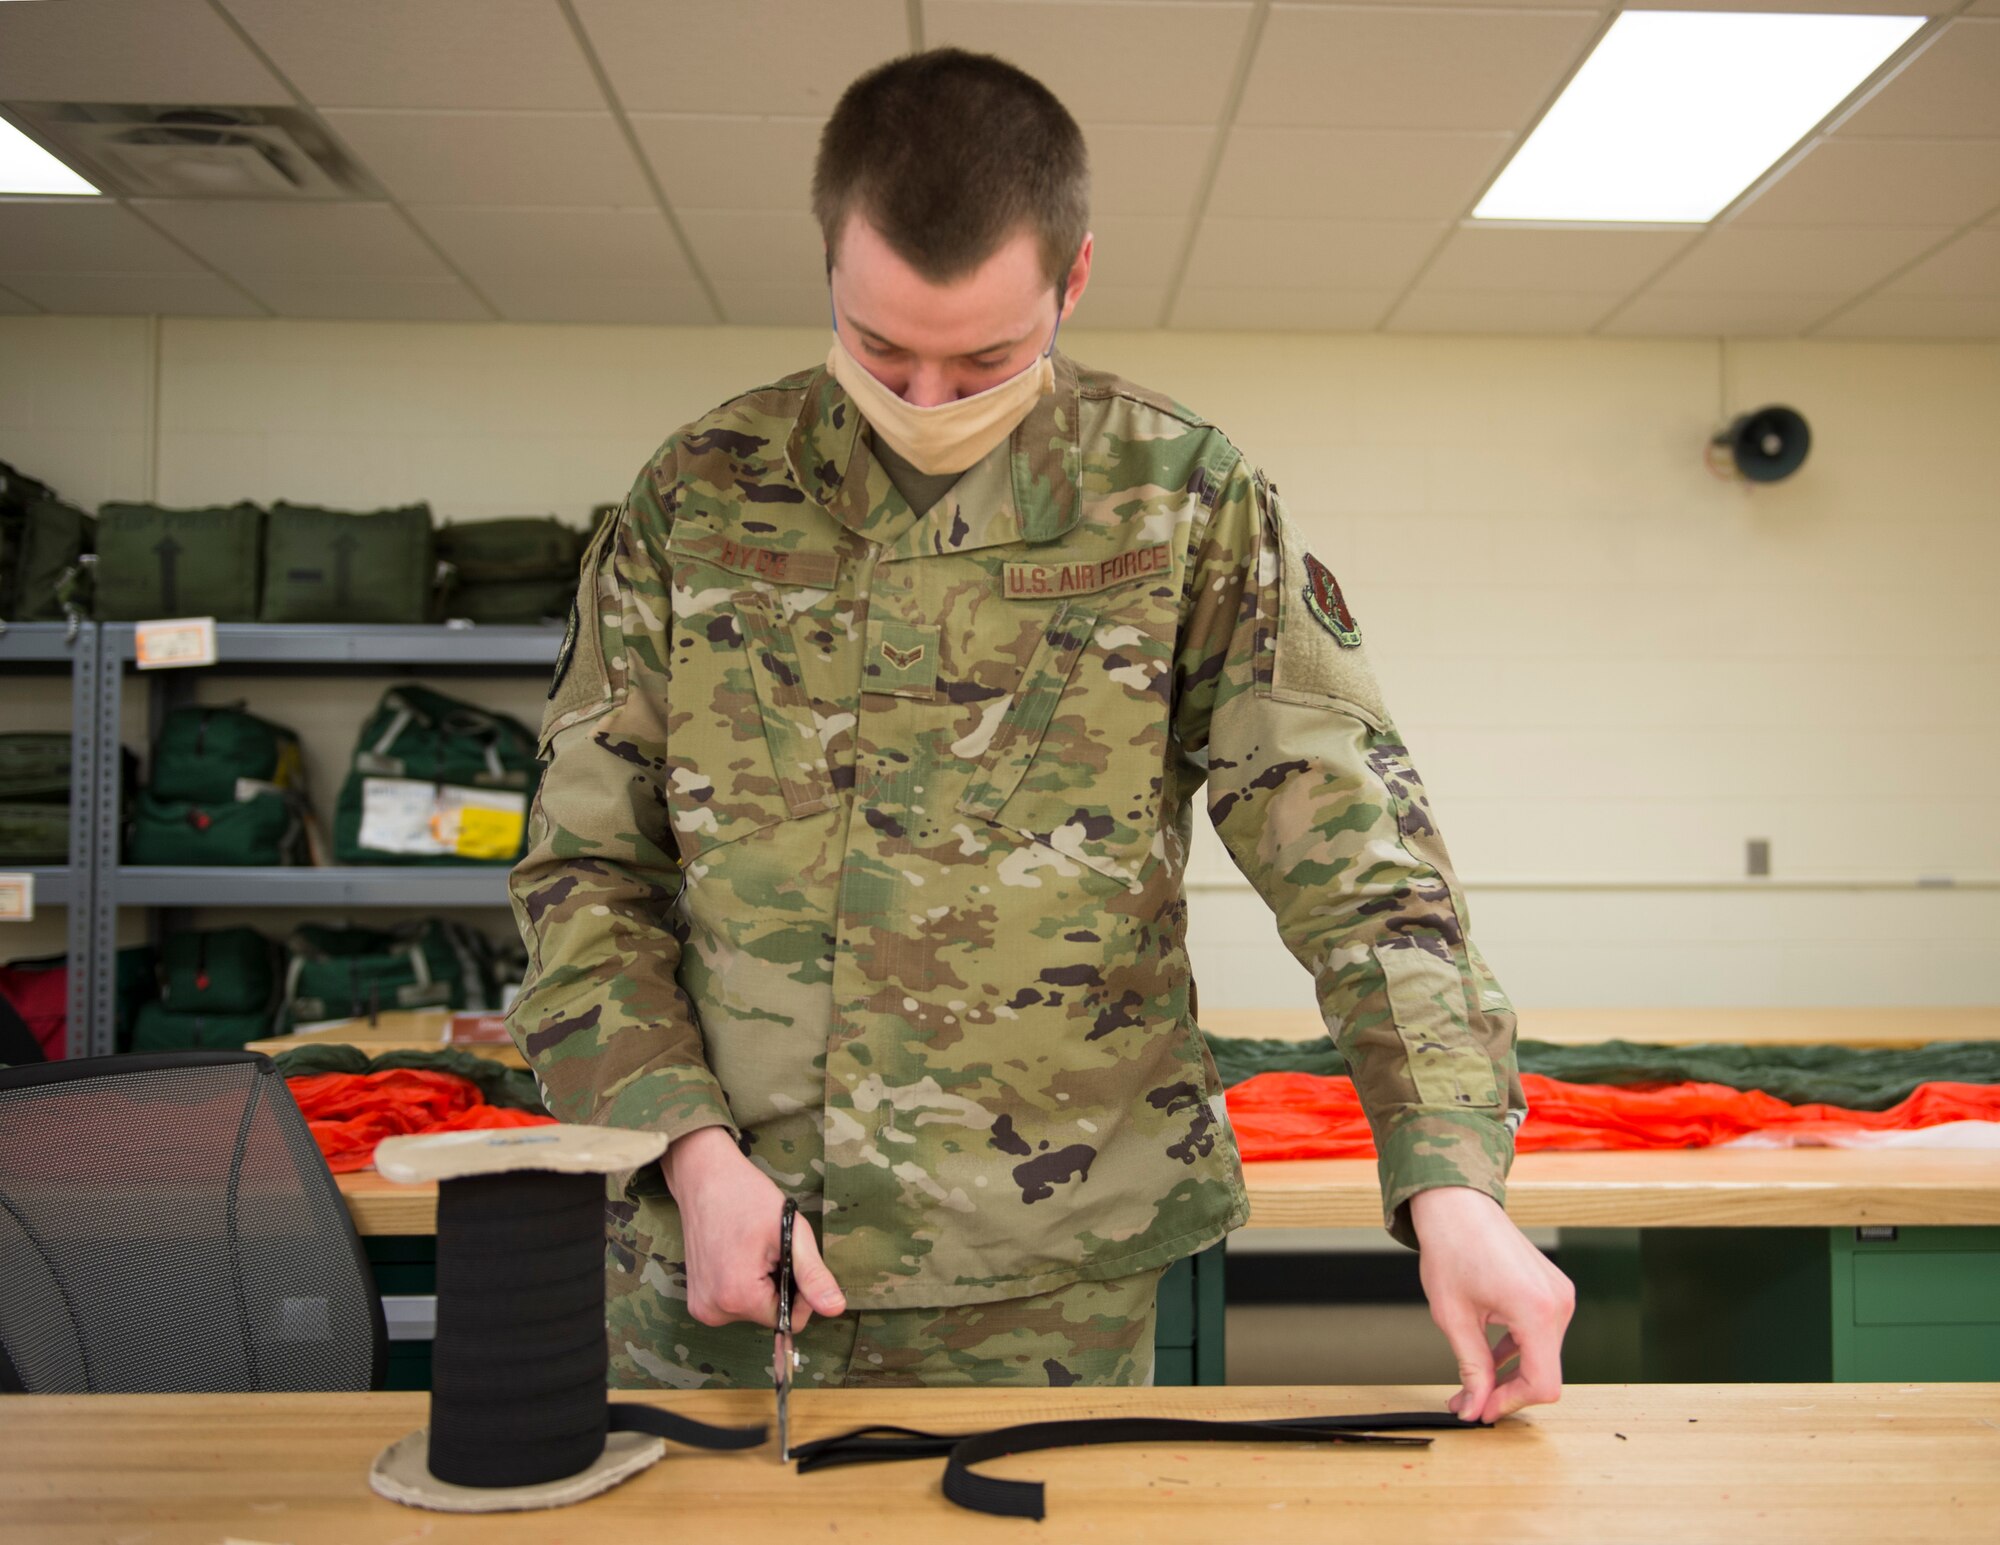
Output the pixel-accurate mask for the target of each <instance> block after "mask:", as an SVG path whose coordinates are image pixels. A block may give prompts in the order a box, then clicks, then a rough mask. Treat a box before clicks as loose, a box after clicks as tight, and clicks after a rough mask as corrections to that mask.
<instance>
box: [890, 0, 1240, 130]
mask: <svg viewBox="0 0 2000 1545" xmlns="http://www.w3.org/2000/svg"><path fill="white" fill-rule="evenodd" d="M1250 13H1251V7H1250V6H1249V5H1247V4H1205V3H1196V0H1185V3H1174V4H1133V3H1114V4H1100V3H1097V0H924V44H925V46H926V47H930V48H937V47H940V46H942V45H945V44H951V45H955V46H957V47H960V48H969V49H973V50H975V51H976V52H979V53H987V54H998V55H1000V57H1001V58H1003V59H1006V60H1008V61H1009V62H1010V63H1013V64H1017V65H1019V66H1020V67H1021V68H1022V69H1024V70H1026V71H1028V73H1029V74H1031V75H1033V76H1034V77H1035V78H1036V79H1037V80H1039V81H1041V82H1042V84H1043V85H1045V86H1047V87H1048V88H1049V90H1051V91H1053V92H1054V93H1055V94H1056V96H1057V97H1058V98H1060V99H1061V101H1062V103H1063V105H1064V106H1065V107H1067V108H1068V109H1069V110H1070V112H1071V113H1072V114H1073V115H1074V116H1075V117H1077V118H1078V119H1083V118H1089V119H1091V120H1093V121H1095V122H1098V123H1201V124H1208V123H1213V122H1215V120H1216V119H1217V118H1219V117H1220V116H1221V114H1222V109H1223V105H1224V100H1225V98H1226V96H1227V94H1228V90H1229V83H1230V79H1231V77H1232V76H1233V74H1234V73H1235V64H1236V55H1237V52H1238V50H1239V49H1240V48H1241V46H1242V42H1243V33H1244V28H1245V27H1246V26H1247V25H1248V23H1249V20H1250ZM1113 60H1115V61H1116V68H1107V67H1106V66H1107V62H1108V61H1113Z"/></svg>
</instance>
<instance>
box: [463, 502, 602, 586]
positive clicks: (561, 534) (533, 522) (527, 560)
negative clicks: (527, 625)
mask: <svg viewBox="0 0 2000 1545" xmlns="http://www.w3.org/2000/svg"><path fill="white" fill-rule="evenodd" d="M587 534H588V533H586V532H582V531H579V530H577V528H576V527H574V526H566V525H564V524H563V523H562V522H561V521H559V520H557V519H556V518H555V517H554V516H553V515H520V516H510V517H508V518H506V519H503V520H462V521H453V522H451V523H450V524H448V525H443V526H439V527H438V528H437V555H438V561H439V562H440V563H448V564H450V565H451V566H452V569H453V570H454V572H455V574H456V578H457V582H458V585H459V586H460V588H461V589H462V588H464V587H465V586H468V585H503V584H517V583H519V582H521V581H523V580H531V579H560V580H567V581H568V582H569V586H570V588H571V589H572V590H574V589H575V587H576V570H577V565H578V564H579V563H581V562H582V561H583V543H584V538H585V536H586V535H587Z"/></svg>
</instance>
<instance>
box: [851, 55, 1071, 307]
mask: <svg viewBox="0 0 2000 1545" xmlns="http://www.w3.org/2000/svg"><path fill="white" fill-rule="evenodd" d="M812 208H813V215H814V216H815V217H816V218H817V219H818V221H819V226H820V231H821V232H822V234H824V236H825V237H826V249H827V254H828V261H829V263H831V261H832V254H833V253H834V252H835V251H836V250H837V249H838V245H839V237H840V232H841V228H842V227H843V226H844V225H845V224H846V221H847V217H848V216H849V215H850V214H852V213H854V212H855V211H856V210H861V211H863V212H865V213H866V215H867V217H868V222H869V224H871V225H873V226H874V227H875V228H876V229H877V230H879V231H880V232H881V233H882V236H883V238H884V239H885V240H886V241H887V242H888V243H889V245H890V246H891V247H893V248H894V249H895V250H896V252H897V253H898V254H899V255H900V256H901V257H902V259H903V260H904V261H905V262H906V263H908V264H909V265H910V266H911V267H912V268H914V269H916V271H917V272H918V273H920V274H922V275H923V276H924V277H925V278H926V279H929V280H930V281H931V282H932V283H935V284H944V283H948V282H949V281H951V280H953V279H956V278H959V277H960V276H962V275H964V274H967V273H970V272H971V271H972V270H973V269H975V268H977V267H978V266H979V265H980V264H981V263H983V262H985V261H986V259H987V258H989V257H991V256H992V255H993V253H994V252H996V251H997V250H998V249H999V247H1000V244H1001V243H1002V242H1004V241H1005V240H1006V239H1007V238H1008V237H1009V236H1011V235H1012V234H1013V233H1014V232H1015V231H1016V230H1018V229H1019V228H1020V227H1021V226H1022V225H1024V224H1026V225H1030V226H1032V228H1033V229H1034V232H1035V234H1036V237H1037V238H1038V241H1039V244H1040V247H1041V257H1042V269H1043V272H1044V273H1045V274H1046V275H1047V276H1048V280H1049V282H1050V283H1051V284H1059V283H1061V281H1062V278H1063V276H1064V275H1065V274H1066V273H1068V272H1069V266H1070V264H1071V263H1072V262H1073V261H1074V260H1075V258H1076V253H1077V249H1078V248H1079V247H1081V246H1082V245H1083V237H1084V233H1085V231H1086V230H1087V229H1088V228H1089V224H1090V165H1089V158H1088V156H1087V154H1086V152H1085V149H1084V143H1083V131H1082V130H1081V129H1079V128H1078V127H1077V126H1076V120H1075V119H1074V118H1072V117H1071V116H1070V115H1069V111H1068V109H1066V108H1065V107H1064V106H1063V105H1062V103H1061V102H1059V101H1057V100H1056V96H1055V93H1054V92H1052V91H1050V90H1049V88H1048V87H1046V86H1044V85H1043V84H1042V83H1041V82H1040V81H1038V80H1036V79H1035V78H1034V76H1032V75H1030V74H1028V73H1027V72H1026V71H1025V70H1021V69H1017V68H1016V67H1015V66H1013V65H1011V64H1009V63H1007V62H1006V60H1004V59H997V58H995V57H994V56H993V55H991V54H973V53H967V52H966V51H965V50H964V49H960V48H933V49H929V50H927V51H926V52H924V53H921V54H905V55H904V56H903V57H902V58H900V59H892V60H890V61H889V62H888V63H887V64H883V65H878V66H876V68H874V69H872V70H870V71H869V72H868V73H867V74H866V75H863V76H861V77H860V78H859V79H857V80H855V81H854V82H853V84H851V85H850V86H849V87H848V88H847V90H846V91H844V92H842V93H841V96H840V101H839V103H838V105H836V106H835V108H834V110H833V116H832V117H831V118H829V119H828V120H827V124H826V127H825V129H823V130H822V131H821V133H820V137H819V156H818V158H817V160H816V161H815V162H814V165H813V182H812Z"/></svg>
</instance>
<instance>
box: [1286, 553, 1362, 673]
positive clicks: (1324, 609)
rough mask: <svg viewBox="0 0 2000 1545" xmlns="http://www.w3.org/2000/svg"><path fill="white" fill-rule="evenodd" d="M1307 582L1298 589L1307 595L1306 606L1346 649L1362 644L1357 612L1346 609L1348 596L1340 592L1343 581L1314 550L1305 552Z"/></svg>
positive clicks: (1358, 646)
mask: <svg viewBox="0 0 2000 1545" xmlns="http://www.w3.org/2000/svg"><path fill="white" fill-rule="evenodd" d="M1305 569H1306V584H1305V589H1303V590H1301V591H1300V592H1299V594H1300V595H1302V596H1304V597H1305V603H1306V607H1307V609H1308V610H1309V611H1311V613H1312V614H1313V615H1314V616H1315V617H1317V618H1318V619H1319V620H1320V624H1321V625H1322V626H1323V627H1324V628H1325V629H1326V630H1327V632H1329V633H1331V634H1332V635H1333V636H1334V637H1335V638H1337V639H1338V640H1340V643H1341V647H1343V648H1345V649H1359V648H1360V647H1361V628H1360V625H1359V624H1358V623H1356V622H1355V620H1354V613H1352V612H1351V611H1349V610H1348V609H1347V598H1346V597H1345V596H1343V595H1342V594H1341V593H1340V581H1339V580H1337V579H1335V578H1334V577H1333V571H1332V570H1331V569H1329V568H1328V567H1327V566H1326V565H1325V564H1323V563H1321V562H1320V561H1319V559H1317V558H1315V557H1314V556H1313V555H1312V554H1311V553H1307V554H1306V555H1305Z"/></svg>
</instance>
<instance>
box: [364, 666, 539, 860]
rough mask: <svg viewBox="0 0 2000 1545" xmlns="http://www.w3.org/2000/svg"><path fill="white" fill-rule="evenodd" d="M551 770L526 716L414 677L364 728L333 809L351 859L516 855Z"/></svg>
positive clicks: (395, 691) (388, 694)
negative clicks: (544, 771) (545, 769)
mask: <svg viewBox="0 0 2000 1545" xmlns="http://www.w3.org/2000/svg"><path fill="white" fill-rule="evenodd" d="M540 776H541V764H540V763H539V762H537V761H536V760H535V737H534V735H533V733H532V732H530V731H529V730H528V729H527V727H526V726H525V725H523V724H522V723H521V722H520V721H519V720H517V719H513V718H510V717H508V716H507V715H506V714H501V713H493V712H490V711H489V710H487V709H484V708H480V707H477V706H475V705H474V704H471V703H463V702H460V701H458V699H456V698H450V697H446V696H445V695H444V694H443V693H441V692H434V691H432V690H431V689H430V688H428V687H421V686H417V685H414V684H406V685H403V686H397V687H392V688H390V689H389V691H387V692H386V693H384V694H383V696H382V701H381V704H380V706H378V707H377V708H376V710H375V712H374V714H373V715H372V716H371V717H370V718H369V720H368V722H367V723H366V724H364V725H363V726H362V728H361V736H360V739H359V741H358V743H357V744H356V746H355V749H354V761H353V763H352V765H351V767H350V768H349V770H348V774H347V778H346V780H345V782H343V783H342V784H341V788H340V799H339V802H338V803H337V804H336V805H335V807H334V814H333V851H334V856H335V857H336V858H338V859H339V860H340V861H341V862H342V863H348V864H480V863H490V864H511V863H512V862H513V861H514V860H515V859H517V858H519V857H520V856H521V850H522V847H523V844H524V843H525V841H526V837H527V819H528V802H529V801H530V800H531V799H532V798H533V797H534V792H535V784H536V782H537V781H538V780H539V778H540Z"/></svg>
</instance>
